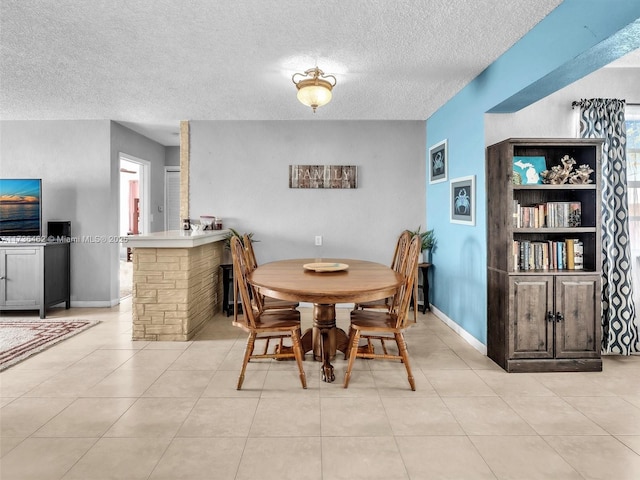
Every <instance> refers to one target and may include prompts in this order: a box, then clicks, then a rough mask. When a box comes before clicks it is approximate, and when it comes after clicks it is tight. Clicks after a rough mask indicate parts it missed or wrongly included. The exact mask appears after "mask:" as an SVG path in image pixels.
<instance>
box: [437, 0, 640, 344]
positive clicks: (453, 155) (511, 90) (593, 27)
mask: <svg viewBox="0 0 640 480" xmlns="http://www.w3.org/2000/svg"><path fill="white" fill-rule="evenodd" d="M639 32H640V1H638V0H565V1H564V2H563V3H562V4H560V5H559V6H558V7H557V8H556V9H555V10H554V11H552V12H551V13H550V14H549V15H548V16H547V17H546V18H544V19H543V20H542V21H541V22H540V23H539V24H538V25H536V26H535V27H534V28H533V29H532V30H531V31H530V32H528V33H527V34H526V35H525V36H524V37H523V38H522V39H521V40H520V41H519V42H517V43H516V44H515V45H514V46H513V47H512V48H510V49H509V50H508V51H507V52H505V53H504V54H503V55H502V56H501V57H500V58H498V59H497V60H496V61H495V62H494V63H493V64H492V65H490V66H489V67H488V68H487V69H486V70H485V71H483V72H482V73H481V74H480V75H478V77H476V78H475V79H474V80H473V81H472V82H471V83H470V84H469V85H467V86H466V87H465V88H464V89H462V90H461V91H460V92H459V93H458V94H457V95H456V96H455V97H453V98H452V99H451V100H450V101H448V102H447V103H446V104H445V105H443V106H442V107H441V108H440V109H439V110H438V111H437V112H436V113H434V114H433V115H432V116H431V117H430V118H429V119H428V120H427V151H428V149H429V147H431V146H432V145H434V144H436V143H438V142H440V141H441V140H443V139H447V141H448V160H449V165H448V168H449V172H448V177H449V181H447V182H442V183H436V184H428V185H427V225H428V228H434V229H435V233H436V235H437V238H438V247H437V249H436V250H435V252H434V254H433V263H434V268H433V280H432V293H431V303H432V304H433V305H434V306H435V307H436V308H437V309H438V310H440V311H441V312H442V313H444V314H445V315H446V316H447V317H448V318H450V319H451V320H453V321H454V322H456V323H457V324H458V325H460V326H461V327H462V328H463V329H464V330H466V331H467V332H468V333H470V334H471V335H472V336H473V337H475V338H476V339H478V340H479V341H480V342H481V343H483V344H486V338H487V327H486V325H487V294H488V293H487V275H486V246H487V241H486V235H487V229H486V225H487V222H486V211H485V205H486V198H487V195H491V192H490V191H487V189H486V185H485V148H486V145H485V141H484V115H485V113H487V112H512V111H516V110H518V109H520V108H523V107H525V106H527V105H530V104H531V103H534V102H536V101H537V100H540V99H541V98H543V97H545V96H547V95H549V94H550V93H553V92H555V91H557V90H558V89H560V88H563V87H565V86H566V85H568V84H570V83H572V82H574V81H575V80H578V79H579V78H581V77H583V76H585V75H587V74H588V73H591V72H593V71H595V70H597V69H598V68H600V67H601V66H602V65H604V64H606V63H609V62H611V61H613V60H615V59H616V58H619V57H621V56H623V55H624V54H626V53H628V52H629V51H631V50H635V49H637V48H640V33H639ZM541 121H544V119H541ZM469 175H475V177H476V213H475V215H476V224H475V226H468V225H460V224H452V223H450V220H449V208H450V206H449V183H450V181H451V179H454V178H456V177H462V176H469Z"/></svg>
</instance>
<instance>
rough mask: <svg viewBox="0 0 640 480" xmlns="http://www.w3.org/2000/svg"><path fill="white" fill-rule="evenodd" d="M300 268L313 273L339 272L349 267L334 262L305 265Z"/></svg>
mask: <svg viewBox="0 0 640 480" xmlns="http://www.w3.org/2000/svg"><path fill="white" fill-rule="evenodd" d="M302 268H304V269H306V270H312V271H314V272H339V271H342V270H346V269H347V268H349V265H347V264H346V263H336V262H316V263H305V264H304V265H303V266H302Z"/></svg>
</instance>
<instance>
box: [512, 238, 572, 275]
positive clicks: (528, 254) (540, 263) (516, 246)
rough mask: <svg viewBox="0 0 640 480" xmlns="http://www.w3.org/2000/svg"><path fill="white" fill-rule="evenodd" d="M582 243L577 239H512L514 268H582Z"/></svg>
mask: <svg viewBox="0 0 640 480" xmlns="http://www.w3.org/2000/svg"><path fill="white" fill-rule="evenodd" d="M583 254H584V245H583V243H582V242H581V241H580V240H578V239H573V238H569V239H566V240H564V241H553V240H548V241H542V242H537V241H529V240H514V242H513V265H514V268H515V270H582V269H583Z"/></svg>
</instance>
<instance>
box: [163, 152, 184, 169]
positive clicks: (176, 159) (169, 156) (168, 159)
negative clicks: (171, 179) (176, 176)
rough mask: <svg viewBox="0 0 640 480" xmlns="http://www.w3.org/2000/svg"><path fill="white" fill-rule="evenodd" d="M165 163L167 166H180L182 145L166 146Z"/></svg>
mask: <svg viewBox="0 0 640 480" xmlns="http://www.w3.org/2000/svg"><path fill="white" fill-rule="evenodd" d="M164 164H165V166H166V167H179V166H180V147H164Z"/></svg>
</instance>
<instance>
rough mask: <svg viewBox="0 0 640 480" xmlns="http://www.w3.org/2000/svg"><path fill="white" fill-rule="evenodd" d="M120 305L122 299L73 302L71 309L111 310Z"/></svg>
mask: <svg viewBox="0 0 640 480" xmlns="http://www.w3.org/2000/svg"><path fill="white" fill-rule="evenodd" d="M119 304H120V299H116V300H111V301H109V300H106V301H105V300H102V301H86V300H71V308H110V307H115V306H116V305H119Z"/></svg>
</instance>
